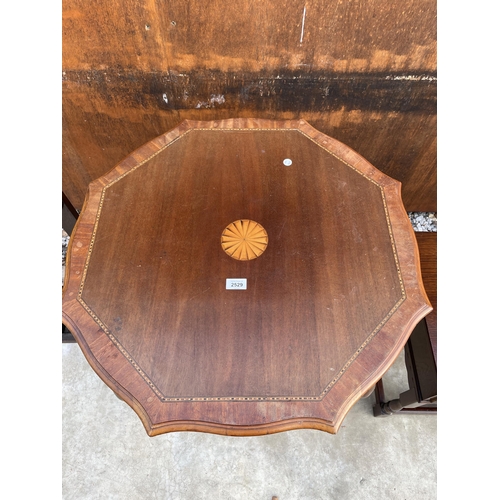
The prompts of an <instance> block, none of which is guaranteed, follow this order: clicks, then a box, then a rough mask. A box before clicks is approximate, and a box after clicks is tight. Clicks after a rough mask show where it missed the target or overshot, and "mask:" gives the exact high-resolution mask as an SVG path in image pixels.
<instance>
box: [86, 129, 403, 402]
mask: <svg viewBox="0 0 500 500" xmlns="http://www.w3.org/2000/svg"><path fill="white" fill-rule="evenodd" d="M196 131H203V132H206V131H210V132H224V131H233V132H255V131H265V132H300V133H301V134H302V135H304V136H305V137H306V138H307V139H309V140H310V141H312V142H313V143H314V144H316V145H317V146H319V147H320V148H321V149H323V150H324V151H326V152H327V153H328V154H330V155H332V156H333V157H334V158H336V159H337V160H339V161H341V162H342V163H344V164H345V165H347V166H348V167H349V168H351V169H352V170H354V171H355V172H357V173H358V174H359V175H362V176H363V177H364V178H366V179H368V180H369V181H370V182H372V183H373V184H375V185H376V186H377V187H378V188H379V190H380V194H381V197H382V202H383V205H384V212H385V218H386V223H387V228H388V231H389V236H390V239H391V245H392V252H393V256H394V262H395V264H396V269H397V272H398V279H399V284H400V287H401V298H400V299H399V300H398V301H397V302H396V304H395V305H394V306H393V307H392V309H391V310H390V311H389V312H388V313H387V315H386V316H385V317H384V318H383V319H382V321H380V323H379V324H378V325H377V326H376V327H375V329H374V330H373V331H372V332H371V333H370V334H369V335H368V337H367V338H366V340H365V341H364V342H363V343H362V344H361V346H360V347H359V348H358V349H357V350H356V352H355V353H354V354H353V355H352V356H351V358H350V359H349V360H348V361H347V362H346V363H345V365H344V366H343V367H342V368H341V369H340V371H339V372H338V373H337V374H336V375H335V377H334V378H333V379H332V380H331V381H330V383H329V384H328V385H327V386H326V387H325V388H324V389H323V391H322V392H321V394H319V395H318V396H248V397H246V396H220V397H180V398H173V397H168V396H165V395H164V394H163V393H162V392H160V390H159V389H158V388H157V387H156V385H155V384H154V382H153V381H152V380H151V378H150V377H149V375H148V374H146V373H145V372H144V370H142V368H141V367H140V366H139V365H138V364H137V362H136V361H135V360H134V358H133V357H132V356H131V355H130V353H129V352H128V351H127V350H126V349H125V348H124V347H123V345H122V344H121V343H120V341H119V340H118V339H117V338H116V337H115V336H114V335H113V333H112V332H111V331H110V329H109V328H108V327H107V326H106V325H105V324H104V322H103V321H101V320H100V319H99V317H98V316H97V315H96V314H95V312H94V311H93V310H92V309H91V308H90V307H89V306H88V304H86V302H85V301H84V300H83V298H82V293H83V288H84V284H85V279H86V276H87V270H88V267H89V263H90V258H91V255H92V250H93V246H94V242H95V237H96V234H97V228H98V226H99V219H100V216H101V211H102V207H103V204H104V196H105V194H106V190H107V189H108V188H109V187H111V186H112V185H113V184H115V183H116V182H118V181H119V180H121V179H123V178H124V177H125V176H127V175H129V174H130V173H132V172H134V171H135V170H137V169H138V168H139V167H141V166H142V165H144V164H145V163H147V162H148V161H149V160H151V159H152V158H154V157H155V156H157V155H158V154H160V153H161V152H162V151H164V150H165V149H166V148H167V147H169V146H171V145H172V144H174V143H175V142H177V141H178V140H179V139H181V138H182V137H184V136H185V135H186V134H188V133H189V132H196ZM77 300H78V302H79V303H80V304H81V305H82V306H83V307H84V308H85V310H86V311H87V312H88V314H89V315H90V316H91V317H92V318H93V320H94V321H95V322H96V323H97V324H98V325H99V327H100V328H101V329H102V330H103V331H104V332H105V334H106V335H107V337H108V338H109V339H110V341H111V342H112V343H113V344H114V345H116V347H117V348H118V350H119V351H120V352H121V353H122V354H123V355H124V356H125V358H126V359H127V360H128V361H129V363H130V364H131V365H132V366H133V367H134V368H135V370H136V371H137V372H138V373H139V375H140V376H141V377H142V378H143V380H144V381H145V382H146V383H147V384H148V385H149V387H150V388H151V389H152V390H153V391H154V393H155V394H156V396H157V397H158V398H159V399H160V400H161V401H162V402H165V403H168V402H189V401H192V402H202V401H207V402H214V401H228V402H231V401H234V402H236V401H237V402H244V401H321V400H322V399H323V398H324V397H325V396H326V395H327V394H328V392H329V391H330V390H331V388H332V387H333V386H334V385H335V384H336V383H337V382H338V381H339V380H340V378H341V377H342V375H343V374H344V373H345V372H346V370H347V369H348V368H349V366H350V365H351V364H352V363H353V362H354V360H355V359H356V358H357V357H358V356H359V354H360V353H361V351H363V349H364V348H365V347H366V346H367V345H368V344H369V343H370V341H371V340H373V338H374V337H375V335H376V334H377V333H378V332H379V331H380V330H381V328H382V327H383V326H384V325H385V323H387V321H388V320H389V318H390V317H391V316H392V315H393V314H394V313H395V311H396V310H397V309H398V308H399V307H400V306H401V304H402V303H403V302H404V301H405V300H406V290H405V286H404V283H403V278H402V275H401V269H400V265H399V259H398V255H397V251H396V244H395V242H394V236H393V232H392V226H391V222H390V218H389V213H388V209H387V202H386V198H385V193H384V190H383V187H382V186H381V185H380V184H379V183H377V182H376V181H374V180H373V179H371V178H370V177H368V176H367V175H366V174H364V173H363V172H361V171H359V170H358V169H357V168H356V167H354V166H353V165H351V164H349V163H348V162H346V161H345V160H343V159H342V158H340V157H339V156H337V155H336V154H335V153H333V152H332V151H330V150H329V149H327V148H326V147H324V146H323V145H322V144H320V143H319V142H317V141H315V140H314V139H313V138H312V137H310V136H309V135H308V134H306V133H305V132H303V131H302V130H300V129H297V128H251V129H240V128H213V129H212V128H195V129H188V130H186V131H184V132H182V133H181V134H180V135H179V136H178V137H176V138H174V139H173V140H171V141H170V142H168V143H167V144H165V145H164V146H162V147H161V148H160V149H159V150H158V151H156V152H155V153H153V154H152V155H150V156H149V157H148V158H146V159H144V160H143V161H141V162H140V163H138V164H137V165H135V166H134V167H132V168H131V169H130V170H128V171H127V172H124V173H123V174H122V175H120V176H119V177H117V178H116V179H115V180H113V181H111V182H110V183H109V184H107V185H106V186H104V187H103V190H102V193H101V198H100V200H99V207H98V210H97V214H96V220H95V224H94V229H93V231H92V237H91V241H90V245H89V250H88V253H87V259H86V261H85V267H84V271H83V273H82V278H81V282H80V287H79V291H78V297H77Z"/></svg>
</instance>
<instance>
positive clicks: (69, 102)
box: [63, 84, 437, 211]
mask: <svg viewBox="0 0 500 500" xmlns="http://www.w3.org/2000/svg"><path fill="white" fill-rule="evenodd" d="M72 85H73V84H72ZM86 92H87V93H85V92H83V91H79V90H78V89H74V87H70V86H68V89H67V91H66V92H65V94H64V97H63V102H64V107H63V112H64V117H65V119H64V121H63V124H64V125H63V126H64V128H63V144H64V151H63V190H64V192H65V193H66V195H67V196H68V198H69V199H70V200H71V202H72V203H73V205H74V206H75V207H76V208H78V209H80V208H81V206H82V204H83V199H84V196H85V192H86V189H87V185H88V183H89V182H90V180H91V179H96V178H98V177H99V176H101V175H103V174H104V173H106V172H107V171H108V170H110V169H111V168H113V167H114V166H115V165H116V164H117V163H118V162H119V161H120V160H121V159H122V158H124V157H125V156H126V155H127V154H128V153H130V152H131V151H133V150H134V149H136V148H137V147H139V146H140V145H141V144H143V143H144V142H147V141H149V140H151V139H153V138H154V137H156V136H158V135H160V134H161V133H163V132H165V131H166V130H170V129H171V128H173V127H175V126H176V125H178V124H179V123H180V122H181V121H182V120H183V119H194V120H199V119H227V118H232V117H236V116H239V117H260V118H269V119H274V118H283V119H293V118H295V119H297V118H304V119H305V120H307V121H309V122H310V123H311V124H312V125H313V126H314V127H316V128H317V129H319V130H321V131H322V132H324V133H326V134H328V135H330V136H332V137H335V138H337V139H338V140H340V141H342V142H344V143H345V144H347V145H349V146H350V147H352V148H353V149H356V150H357V151H359V153H360V154H362V155H363V156H364V157H365V158H367V159H368V160H369V161H370V163H372V164H373V165H376V166H377V168H379V169H380V170H382V171H383V172H384V173H386V174H387V175H389V176H391V177H393V178H395V179H398V180H399V181H401V182H402V183H403V202H404V203H405V207H406V209H407V210H408V211H435V210H436V179H437V176H436V141H435V137H436V115H435V114H432V113H431V114H428V113H426V112H411V113H399V112H395V111H394V112H393V111H378V110H369V109H365V110H357V109H352V110H348V109H344V108H341V109H338V110H331V111H330V112H322V111H308V110H306V109H302V110H301V109H293V107H292V106H291V109H290V110H288V111H279V110H275V109H271V110H265V111H259V112H257V111H255V110H254V109H253V108H252V107H250V106H248V107H244V106H242V107H240V108H239V109H238V111H237V112H236V111H234V110H233V109H232V108H229V107H223V106H219V105H217V104H215V105H214V106H213V107H209V108H199V109H180V110H174V109H164V107H163V106H162V105H160V104H158V103H157V101H158V99H157V100H156V104H154V103H155V100H154V99H153V98H152V99H151V100H150V103H149V105H147V104H144V105H140V106H137V105H135V106H132V105H130V104H127V103H126V101H123V102H121V103H118V104H117V103H113V102H109V101H110V100H111V97H110V98H109V99H108V98H105V97H104V95H101V94H100V93H98V92H96V91H95V90H93V89H92V88H88V89H87V90H86ZM209 95H210V94H209ZM270 102H271V103H272V102H276V101H270Z"/></svg>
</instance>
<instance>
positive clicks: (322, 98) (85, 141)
mask: <svg viewBox="0 0 500 500" xmlns="http://www.w3.org/2000/svg"><path fill="white" fill-rule="evenodd" d="M304 8H305V11H304ZM63 115H64V120H63V190H64V192H65V193H66V195H67V196H68V198H69V199H70V201H71V203H72V204H73V205H74V206H75V207H76V208H78V209H81V206H82V203H83V198H84V195H85V191H86V188H87V185H88V183H89V182H90V181H91V180H93V179H96V178H98V177H99V176H100V175H102V174H103V173H104V172H106V171H107V170H109V169H110V168H112V167H113V166H114V165H116V164H117V163H118V161H120V160H121V159H122V158H123V157H124V156H126V155H127V154H128V153H129V152H130V151H132V150H133V149H135V148H136V147H138V146H139V145H140V144H143V143H144V142H146V141H148V140H151V139H152V138H153V137H156V136H158V135H159V134H162V133H164V132H165V131H167V130H169V129H171V128H173V127H175V126H176V125H177V124H179V123H180V122H181V120H182V119H184V118H187V119H193V120H218V119H226V118H232V117H258V118H270V119H296V118H299V117H302V118H304V119H306V120H307V121H309V122H310V123H311V124H313V125H314V126H315V127H317V128H318V129H320V130H322V131H323V132H325V133H327V134H329V135H332V136H334V137H337V138H338V139H339V140H341V141H343V142H345V143H346V144H348V145H349V146H351V147H353V148H354V149H356V150H357V151H359V152H360V153H361V154H363V155H364V156H366V157H367V158H368V160H369V161H370V162H372V163H373V164H374V165H376V166H377V168H380V169H381V170H382V171H384V172H385V173H387V174H388V175H390V176H392V177H394V178H396V179H398V180H400V181H402V182H403V201H404V203H405V206H406V208H407V210H409V211H435V210H436V141H435V137H436V3H435V1H431V0H424V1H415V0H411V1H404V2H399V1H396V0H391V1H389V2H386V1H382V0H367V1H365V2H330V1H327V0H316V1H313V2H307V3H304V2H299V1H290V2H283V1H277V2H268V1H252V2H248V1H242V2H235V3H227V2H223V1H222V0H214V1H211V2H203V1H202V2H193V1H180V0H174V1H172V2H169V3H168V5H165V4H164V3H163V2H157V1H154V0H150V1H148V2H144V3H140V4H138V3H136V2H133V1H132V0H103V1H99V2H98V1H97V0H91V1H85V2H83V1H82V0H65V1H64V2H63Z"/></svg>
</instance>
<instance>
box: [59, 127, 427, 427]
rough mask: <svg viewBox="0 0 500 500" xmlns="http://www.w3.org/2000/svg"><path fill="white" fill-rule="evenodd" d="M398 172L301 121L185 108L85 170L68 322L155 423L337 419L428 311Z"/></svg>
mask: <svg viewBox="0 0 500 500" xmlns="http://www.w3.org/2000/svg"><path fill="white" fill-rule="evenodd" d="M400 188H401V184H400V182H398V181H396V180H394V179H392V178H390V177H388V176H386V175H385V174H383V173H382V172H381V171H379V170H377V169H376V168H375V167H374V166H372V165H371V164H370V163H369V162H368V161H366V160H365V159H364V158H362V157H361V156H360V155H359V154H357V153H356V152H355V151H353V150H351V149H350V148H349V147H347V146H346V145H344V144H342V143H340V142H339V141H337V140H335V139H333V138H331V137H328V136H326V135H324V134H322V133H321V132H319V131H318V130H316V129H314V128H313V127H312V126H311V125H309V124H308V123H307V122H305V121H304V120H292V121H271V120H261V119H231V120H222V121H212V122H195V121H184V122H182V123H181V124H180V125H179V126H178V127H177V128H175V129H173V130H171V131H169V132H167V133H165V134H163V135H161V136H159V137H157V138H156V139H154V140H152V141H151V142H149V143H147V144H145V145H144V146H142V147H141V148H139V149H138V150H136V151H134V152H133V153H131V154H130V155H129V156H128V157H127V158H125V159H124V160H123V161H122V162H120V163H119V164H118V165H117V166H116V167H115V168H114V169H112V170H111V171H110V172H108V173H107V174H106V175H104V176H103V177H101V178H99V179H97V180H95V181H93V182H92V183H91V184H90V185H89V189H88V193H87V197H86V200H85V205H84V208H83V210H82V212H81V214H80V217H79V219H78V221H77V224H76V226H75V229H74V231H73V234H72V236H71V241H70V246H69V249H68V253H67V266H66V276H65V282H64V287H63V322H64V324H66V326H67V327H68V328H69V329H70V331H71V332H72V333H73V334H74V336H75V338H76V340H77V342H78V344H79V345H80V347H81V349H82V351H83V353H84V354H85V356H86V358H87V360H88V362H89V363H90V365H91V366H92V367H93V368H94V370H95V371H96V372H97V374H98V375H99V376H100V377H101V378H102V379H103V381H104V382H105V383H106V384H107V385H108V386H109V387H110V388H111V389H112V390H113V391H115V393H116V394H117V395H119V397H121V398H122V399H123V400H124V401H126V402H127V403H128V404H129V405H130V406H131V407H132V408H133V409H134V410H135V411H136V412H137V414H138V415H139V417H140V418H141V420H142V422H143V424H144V426H145V428H146V431H147V432H148V433H149V434H150V435H156V434H161V433H164V432H169V431H176V430H198V431H205V432H214V433H221V434H230V435H257V434H267V433H271V432H279V431H284V430H289V429H295V428H315V429H321V430H325V431H329V432H333V433H335V432H336V431H337V430H338V428H339V427H340V424H341V422H342V420H343V418H344V417H345V415H346V413H347V412H348V410H349V409H350V408H351V407H352V406H353V404H354V403H355V402H356V401H357V400H358V399H359V398H360V397H362V396H363V395H364V394H365V393H366V392H367V391H369V390H370V389H371V388H372V387H373V385H374V384H375V383H376V382H377V381H378V380H379V379H380V378H381V377H382V375H383V374H384V373H385V371H386V370H387V369H388V368H389V367H390V366H391V364H392V363H393V362H394V360H395V359H396V357H397V356H398V354H399V352H400V351H401V350H402V348H403V347H404V344H405V343H406V340H407V339H408V337H409V335H410V333H411V331H412V329H413V328H414V326H415V325H416V324H417V322H418V321H420V320H421V319H422V318H423V317H424V316H425V315H426V314H428V313H429V312H430V310H431V306H430V304H429V301H428V299H427V296H426V294H425V290H424V288H423V284H422V279H421V275H420V265H419V255H418V248H417V244H416V239H415V235H414V232H413V229H412V227H411V224H410V221H409V219H408V216H407V213H406V211H405V209H404V206H403V203H402V201H401V189H400Z"/></svg>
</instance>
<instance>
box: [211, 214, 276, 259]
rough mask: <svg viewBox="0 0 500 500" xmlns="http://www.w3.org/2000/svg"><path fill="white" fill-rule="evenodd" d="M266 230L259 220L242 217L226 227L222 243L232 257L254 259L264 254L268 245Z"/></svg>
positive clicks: (225, 250)
mask: <svg viewBox="0 0 500 500" xmlns="http://www.w3.org/2000/svg"><path fill="white" fill-rule="evenodd" d="M267 242H268V238H267V233H266V230H265V229H264V228H263V227H262V226H261V225H260V224H258V223H257V222H254V221H253V220H248V219H240V220H237V221H234V222H231V224H229V226H227V227H226V229H224V231H223V232H222V236H221V245H222V248H223V250H224V252H226V253H227V254H228V255H229V256H230V257H232V258H233V259H237V260H252V259H256V258H257V257H259V255H262V253H263V252H264V250H265V249H266V247H267Z"/></svg>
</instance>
